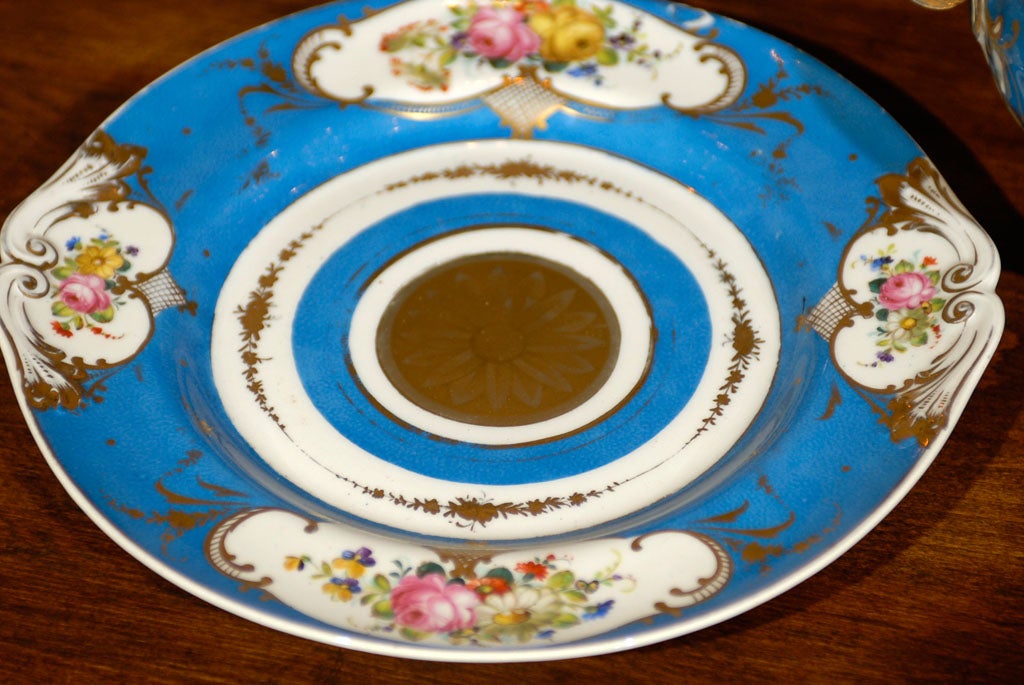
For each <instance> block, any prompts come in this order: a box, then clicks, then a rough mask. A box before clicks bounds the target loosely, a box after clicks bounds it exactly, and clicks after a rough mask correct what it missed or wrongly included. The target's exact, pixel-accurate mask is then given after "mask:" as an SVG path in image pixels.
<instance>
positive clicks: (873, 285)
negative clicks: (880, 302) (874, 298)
mask: <svg viewBox="0 0 1024 685" xmlns="http://www.w3.org/2000/svg"><path fill="white" fill-rule="evenodd" d="M888 280H889V279H888V278H876V279H875V280H873V281H871V282H870V283H868V288H869V289H870V290H871V292H873V293H878V292H879V291H880V290H881V289H882V284H883V283H885V282H886V281H888Z"/></svg>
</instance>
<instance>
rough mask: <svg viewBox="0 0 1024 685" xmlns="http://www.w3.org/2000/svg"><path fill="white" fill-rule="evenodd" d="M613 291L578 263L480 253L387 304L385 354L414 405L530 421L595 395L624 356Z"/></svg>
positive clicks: (484, 418)
mask: <svg viewBox="0 0 1024 685" xmlns="http://www.w3.org/2000/svg"><path fill="white" fill-rule="evenodd" d="M619 338H620V334H619V327H618V321H617V319H616V317H615V313H614V311H613V310H612V307H611V305H610V304H609V302H608V300H607V298H606V297H605V296H604V295H603V294H602V293H601V291H600V289H598V288H597V287H596V286H595V285H594V284H593V283H592V282H591V281H589V280H588V279H586V278H585V277H583V276H581V275H580V274H578V273H576V272H575V271H573V270H572V269H569V268H567V267H565V266H564V265H561V264H558V263H556V262H553V261H549V260H546V259H542V258H540V257H536V256H532V255H525V254H515V253H490V254H481V255H474V256H472V257H465V258H462V259H457V260H454V261H451V262H448V263H446V264H442V265H440V266H438V267H435V268H434V269H432V270H430V271H428V272H427V273H425V274H423V275H421V276H420V277H418V278H417V279H415V280H413V281H412V282H410V283H409V284H408V285H407V286H406V287H405V288H403V289H402V290H401V291H399V293H398V294H397V295H396V297H395V298H394V301H393V302H392V304H391V305H390V306H389V307H388V309H387V310H386V311H385V313H384V316H383V317H382V319H381V323H380V326H379V328H378V331H377V355H378V358H379V361H380V365H381V368H382V369H383V370H384V373H385V374H386V375H387V377H388V379H389V380H390V382H391V383H392V384H393V385H394V386H395V387H396V388H397V389H398V390H399V391H400V392H401V393H402V394H403V395H404V396H405V397H406V398H407V399H408V400H410V401H411V402H414V403H415V404H417V405H418V406H420V407H422V408H424V409H426V410H427V411H430V412H431V413H434V414H437V415H440V416H444V417H446V418H450V419H454V420H457V421H462V422H466V423H472V424H477V425H488V426H512V425H524V424H528V423H535V422H538V421H543V420H546V419H549V418H552V417H554V416H558V415H560V414H563V413H565V412H567V411H570V410H572V409H573V408H575V407H577V406H579V405H581V404H582V403H584V402H586V401H587V400H588V399H589V398H590V397H592V396H593V395H594V393H595V392H597V390H598V389H599V388H600V387H601V386H602V385H603V384H604V382H605V381H606V380H607V379H608V377H609V375H610V374H611V371H612V368H613V367H614V365H615V361H616V359H617V357H618V348H619Z"/></svg>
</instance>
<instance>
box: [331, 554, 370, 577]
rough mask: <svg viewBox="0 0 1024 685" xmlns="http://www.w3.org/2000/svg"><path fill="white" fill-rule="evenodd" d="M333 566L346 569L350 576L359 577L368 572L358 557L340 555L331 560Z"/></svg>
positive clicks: (341, 569)
mask: <svg viewBox="0 0 1024 685" xmlns="http://www.w3.org/2000/svg"><path fill="white" fill-rule="evenodd" d="M331 566H333V567H334V568H335V569H337V570H339V571H344V572H345V573H346V574H347V575H348V577H349V578H359V577H361V576H362V575H363V573H365V572H366V567H365V566H363V565H362V564H361V563H359V560H358V559H343V558H342V557H338V558H337V559H335V560H334V561H332V562H331Z"/></svg>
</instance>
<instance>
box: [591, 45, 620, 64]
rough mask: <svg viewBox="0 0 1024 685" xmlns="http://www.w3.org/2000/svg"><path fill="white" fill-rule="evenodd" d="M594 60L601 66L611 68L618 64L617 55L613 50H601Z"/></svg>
mask: <svg viewBox="0 0 1024 685" xmlns="http://www.w3.org/2000/svg"><path fill="white" fill-rule="evenodd" d="M594 59H596V60H597V63H598V64H600V65H602V66H606V67H613V66H615V65H616V64H618V63H619V53H618V52H616V51H615V49H614V48H602V49H601V50H600V51H599V52H598V53H597V55H595V57H594Z"/></svg>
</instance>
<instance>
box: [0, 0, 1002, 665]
mask: <svg viewBox="0 0 1024 685" xmlns="http://www.w3.org/2000/svg"><path fill="white" fill-rule="evenodd" d="M0 258H2V261H0V281H2V284H3V292H4V293H5V295H6V301H5V302H4V303H3V308H2V310H0V314H2V322H3V328H4V332H5V336H4V337H3V348H4V355H5V357H6V359H7V364H8V368H9V369H10V373H11V376H12V378H13V379H14V382H15V385H16V386H17V392H18V396H19V399H20V401H21V404H22V408H23V410H24V413H25V416H26V419H27V421H28V423H29V425H30V426H31V427H32V429H33V431H34V433H35V435H36V438H37V440H38V443H39V446H40V449H41V451H42V452H43V454H44V455H45V457H46V458H47V459H48V460H49V462H50V464H51V466H52V467H53V469H54V471H55V472H56V474H57V476H58V477H59V478H60V479H61V481H62V482H63V484H64V485H65V486H66V487H67V489H68V490H69V492H70V493H71V495H72V496H73V497H74V498H75V499H76V501H77V502H78V503H79V504H80V505H81V506H82V508H83V509H84V510H85V511H86V512H88V514H89V515H90V516H91V517H92V518H93V519H94V520H95V521H96V522H97V524H99V525H100V526H101V527H102V528H103V530H104V531H106V532H107V533H108V534H109V535H110V536H111V537H112V538H113V539H114V540H116V541H117V542H118V543H119V544H121V545H122V546H123V547H124V548H125V549H126V550H127V551H128V552H130V553H131V554H132V555H134V556H135V557H137V558H138V559H140V560H141V561H142V562H143V563H145V564H146V565H148V566H149V567H150V568H152V569H153V570H154V571H156V572H157V573H159V574H160V575H162V576H164V577H166V578H167V579H169V580H170V581H172V582H174V583H175V584H177V585H179V586H181V587H183V588H184V589H186V590H188V591H189V592H192V593H194V594H195V595H197V596H199V597H202V598H203V599H205V600H207V601H209V602H212V603H213V604H215V605H217V606H220V607H223V608H224V609H226V610H228V611H231V612H234V613H237V614H239V615H241V616H244V617H246V618H249V619H252V620H254V621H257V622H260V623H262V624H265V625H268V626H271V627H273V628H276V629H279V630H282V631H286V632H289V633H294V634H296V635H301V636H304V637H307V638H310V639H313V640H320V641H323V642H327V643H331V644H336V645H341V646H345V647H349V648H352V649H357V650H363V651H368V652H379V653H388V654H397V655H399V656H405V657H410V658H418V659H435V660H448V661H522V660H542V659H557V658H568V657H577V656H583V655H592V654H599V653H604V652H611V651H616V650H622V649H627V648H630V647H634V646H639V645H644V644H649V643H652V642H656V641H659V640H665V639H668V638H672V637H675V636H679V635H683V634H685V633H689V632H692V631H694V630H698V629H700V628H702V627H705V626H708V625H711V624H713V623H717V622H720V621H723V620H725V619H727V618H729V617H731V616H734V615H736V614H738V613H740V612H742V611H745V610H747V609H749V608H751V607H753V606H755V605H757V604H759V603H761V602H764V601H766V600H768V599H770V598H771V597H773V596H775V595H777V594H779V593H780V592H783V591H784V590H786V589H787V588H789V587H791V586H793V585H794V584H796V583H798V582H799V581H801V580H803V579H805V578H807V577H808V576H809V575H811V574H812V573H814V572H815V571H817V570H819V569H820V568H822V567H823V566H824V565H826V564H827V563H829V562H830V561H832V560H833V559H835V558H836V557H837V556H838V555H840V554H841V553H842V552H843V551H845V550H846V549H848V548H849V547H850V546H851V545H852V544H854V542H856V541H857V540H858V539H859V538H860V537H862V536H863V535H864V534H866V533H867V532H868V530H869V529H870V528H871V527H872V526H873V525H875V524H876V523H877V522H878V521H879V519H880V518H881V517H882V516H884V515H885V514H886V513H887V512H888V511H889V510H890V509H891V508H892V507H893V506H894V505H895V503H896V502H897V501H898V500H899V499H900V498H901V497H902V496H903V495H904V494H905V493H906V491H907V490H908V489H909V488H910V487H911V486H912V485H913V483H914V482H915V481H916V480H917V479H918V478H919V477H920V475H921V474H922V472H923V471H924V469H925V468H926V467H927V466H928V464H929V463H930V462H931V461H932V459H933V458H934V457H935V455H936V453H937V451H938V450H939V449H940V447H941V446H942V444H943V443H944V442H945V440H946V438H947V436H948V435H949V432H950V431H951V430H952V429H953V426H954V424H955V423H956V421H957V418H958V417H959V415H960V413H961V411H962V410H963V407H964V405H965V403H966V402H967V400H968V397H969V395H970V394H971V392H972V390H973V388H974V386H975V384H976V383H977V381H978V378H979V376H980V375H981V373H982V371H983V369H984V367H985V365H986V363H987V362H988V360H989V359H990V357H991V355H992V352H993V349H994V348H995V345H996V343H997V341H998V339H999V337H1000V334H1001V332H1002V327H1003V313H1002V307H1001V304H1000V302H999V300H998V299H997V298H996V297H995V295H994V292H993V290H994V287H995V283H996V280H997V278H998V274H999V260H998V255H997V253H996V251H995V248H994V247H993V244H992V242H991V241H990V240H989V238H988V237H987V236H986V234H985V233H984V232H983V230H982V229H981V228H980V227H979V226H978V225H977V224H976V222H975V221H974V220H973V219H972V218H971V216H970V215H969V214H968V212H967V211H966V210H965V209H964V207H963V206H962V205H961V204H960V203H959V202H958V201H957V199H956V198H955V197H954V195H953V193H952V192H951V191H950V189H949V188H948V187H947V185H946V184H945V182H944V181H943V179H942V178H941V176H940V175H939V173H938V172H937V171H936V169H935V168H934V166H933V165H932V163H931V162H930V161H929V160H928V159H927V157H926V156H925V155H924V154H923V152H922V151H921V150H920V149H919V148H918V147H917V146H916V145H915V144H914V142H913V141H912V140H910V139H909V138H908V136H907V135H906V134H905V133H904V132H903V131H902V130H901V129H900V127H899V126H898V125H897V124H896V123H894V122H893V121H892V120H891V119H890V118H889V117H888V116H887V115H886V114H885V113H884V112H883V111H882V110H881V109H880V108H879V107H878V106H877V105H876V104H875V103H874V102H872V101H871V100H870V99H868V98H867V97H866V96H865V95H864V94H863V93H861V92H859V91H858V90H857V89H855V88H854V87H853V86H851V85H850V84H849V83H848V82H846V81H845V80H843V79H842V78H841V77H839V76H837V75H836V74H835V73H833V72H832V71H830V70H829V69H828V68H826V67H824V66H823V65H821V64H820V63H818V62H816V61H815V60H813V59H812V58H810V57H808V56H807V55H805V54H803V53H801V52H799V51H797V50H795V49H794V48H792V47H791V46H788V45H786V44H784V43H782V42H780V41H779V40H777V39H775V38H772V37H771V36H768V35H765V34H763V33H760V32H759V31H756V30H754V29H751V28H749V27H746V26H743V25H741V24H738V23H735V22H733V21H730V20H728V19H725V18H722V17H719V16H715V15H711V14H708V13H706V12H703V11H701V10H698V9H693V8H690V7H686V6H683V5H676V4H665V3H662V2H654V1H645V0H637V2H636V3H635V4H632V3H629V4H627V3H623V2H611V3H608V2H600V3H591V2H590V1H589V0H556V1H555V2H551V3H548V2H542V1H538V2H530V1H526V2H519V3H512V2H494V3H482V4H475V3H469V2H466V3H457V2H456V3H452V2H449V1H448V0H445V1H443V2H442V1H441V0H411V1H409V2H404V3H398V4H388V3H386V2H379V1H378V2H375V3H371V7H370V9H367V8H366V5H365V4H364V3H362V2H360V3H338V4H333V5H327V6H323V7H318V8H315V9H312V10H309V11H306V12H303V13H300V14H296V15H294V16H290V17H287V18H284V19H282V20H280V21H278V22H275V23H273V24H270V25H268V26H264V27H262V28H259V29H256V30H254V31H252V32H250V33H247V34H245V35H243V36H240V37H238V38H236V39H234V40H232V41H230V42H228V43H226V44H224V45H221V46H219V47H217V48H215V49H213V50H211V51H209V52H207V53H204V54H202V55H200V56H198V57H196V58H195V59H193V60H191V61H190V62H188V63H186V64H185V65H183V66H182V67H180V68H178V69H177V70H175V71H174V72H172V73H171V74H169V75H167V76H166V77H164V78H162V79H161V80H159V81H158V82H156V83H155V84H153V85H152V86H150V87H149V88H147V89H146V90H145V91H143V92H142V93H140V94H139V95H138V96H136V97H135V98H133V99H132V100H130V101H129V102H128V103H127V104H126V105H125V106H124V107H123V108H121V109H120V110H119V111H118V112H117V113H116V114H114V115H113V116H112V117H111V118H110V119H109V120H107V121H106V122H105V123H104V124H103V125H102V127H100V129H99V130H97V131H96V132H95V133H94V134H93V135H92V136H91V137H90V139H89V140H88V141H87V142H86V143H85V144H84V145H83V146H82V147H81V148H80V149H79V150H78V151H77V152H76V153H75V154H74V156H73V157H72V158H71V159H70V160H69V161H68V162H67V164H66V165H65V166H64V167H63V168H62V169H60V170H59V171H58V172H57V173H56V174H55V175H54V176H53V178H52V179H51V180H49V181H48V182H47V183H46V184H45V185H44V186H43V187H41V188H40V189H39V190H38V191H37V192H35V193H33V194H32V195H31V196H30V197H29V198H27V199H26V200H25V201H24V203H22V204H21V205H20V206H19V207H18V208H17V209H16V210H15V211H14V212H13V213H12V214H11V215H10V217H9V218H8V219H7V222H6V224H5V225H4V229H3V233H2V244H0Z"/></svg>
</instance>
